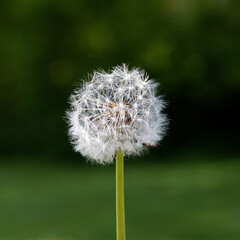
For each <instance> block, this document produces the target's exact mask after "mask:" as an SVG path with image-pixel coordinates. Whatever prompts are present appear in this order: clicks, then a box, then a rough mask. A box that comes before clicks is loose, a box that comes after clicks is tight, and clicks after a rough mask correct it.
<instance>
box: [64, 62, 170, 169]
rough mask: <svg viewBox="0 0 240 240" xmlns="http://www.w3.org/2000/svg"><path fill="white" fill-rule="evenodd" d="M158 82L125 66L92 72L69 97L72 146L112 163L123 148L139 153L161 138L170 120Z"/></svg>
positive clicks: (125, 151) (137, 70) (96, 158)
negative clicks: (158, 93)
mask: <svg viewBox="0 0 240 240" xmlns="http://www.w3.org/2000/svg"><path fill="white" fill-rule="evenodd" d="M157 87H158V83H156V82H154V80H152V79H149V77H148V75H147V74H146V73H145V72H144V71H143V70H140V69H136V68H134V69H131V70H129V69H128V67H127V66H126V65H125V64H123V65H121V66H116V67H114V68H113V69H112V70H111V72H109V73H107V72H104V71H102V70H101V71H98V72H94V73H93V74H92V75H90V76H89V80H88V81H86V82H84V83H83V84H82V85H81V87H80V88H78V89H76V90H75V91H74V93H73V94H72V95H71V97H70V104H71V108H70V110H69V111H67V118H68V122H69V136H70V139H71V142H72V144H73V145H74V149H75V151H77V152H80V153H81V154H82V155H83V156H85V157H87V158H88V159H89V160H91V161H93V162H96V163H100V164H106V163H112V162H113V161H114V157H115V155H116V152H117V150H118V149H119V148H121V149H122V152H123V153H124V155H139V154H140V153H141V152H143V151H144V150H146V149H147V147H149V146H156V145H157V144H158V142H159V141H160V140H161V139H162V137H163V135H164V132H165V128H166V124H167V119H166V116H165V115H164V114H163V113H162V110H163V108H164V105H165V103H164V101H163V100H162V98H161V97H160V96H157V95H156V93H157Z"/></svg>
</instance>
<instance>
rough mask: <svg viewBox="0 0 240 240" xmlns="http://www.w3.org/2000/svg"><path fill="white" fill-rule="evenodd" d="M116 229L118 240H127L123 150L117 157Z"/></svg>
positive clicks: (119, 151)
mask: <svg viewBox="0 0 240 240" xmlns="http://www.w3.org/2000/svg"><path fill="white" fill-rule="evenodd" d="M116 227H117V229H116V230H117V240H125V239H126V238H125V210H124V160H123V153H122V150H121V148H119V150H118V152H117V156H116Z"/></svg>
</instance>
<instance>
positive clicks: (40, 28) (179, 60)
mask: <svg viewBox="0 0 240 240" xmlns="http://www.w3.org/2000/svg"><path fill="white" fill-rule="evenodd" d="M239 13H240V3H239V1H237V0H235V1H234V0H218V1H217V0H195V1H192V0H182V1H180V0H163V1H157V0H149V1H139V0H138V1H137V0H122V1H106V0H103V1H98V0H94V1H92V0H63V1H53V0H9V1H7V0H2V1H1V2H0V112H1V117H0V224H1V225H0V240H15V239H16V240H19V239H20V240H21V239H23V240H25V239H26V240H28V239H29V240H30V239H31V240H32V239H33V240H35V239H36V240H75V239H83V240H94V239H98V240H100V239H103V240H107V239H114V237H115V236H114V226H115V222H114V168H113V166H111V167H98V166H92V165H91V164H88V165H87V164H85V160H84V159H83V158H82V157H81V156H80V154H76V153H74V152H73V150H72V147H71V146H70V144H69V141H68V137H67V125H66V123H65V121H64V119H63V118H64V115H65V111H66V109H67V108H68V107H69V105H68V102H67V99H68V97H69V95H70V94H71V92H72V91H73V89H74V88H75V86H76V83H78V82H79V81H81V79H82V78H84V77H85V78H86V77H87V73H91V72H92V71H93V70H97V69H98V68H103V69H105V70H108V69H110V68H111V67H112V66H115V65H117V64H121V63H127V64H128V65H129V66H130V67H134V66H136V67H141V68H143V69H145V70H146V71H147V72H148V73H149V75H150V77H152V78H154V79H157V80H158V81H160V83H161V89H160V93H161V94H164V96H165V99H166V100H167V102H168V108H167V109H166V111H165V112H166V113H167V114H168V116H169V119H170V125H169V130H168V132H167V136H166V137H165V139H164V140H163V142H162V143H161V145H160V147H158V148H156V149H151V150H150V154H148V155H146V156H143V157H138V158H135V159H131V160H129V161H127V164H126V165H127V166H126V206H127V230H128V239H129V240H130V239H138V240H141V239H148V240H158V239H164V240H181V239H184V240H188V239H189V240H190V239H193V240H195V239H196V240H213V239H214V240H215V239H217V240H225V239H226V240H235V239H236V240H238V239H240V204H239V202H240V201H239V200H240V193H239V183H240V176H239V174H240V161H239V160H240V154H239V153H240V151H239V141H238V137H239V130H240V128H239V122H240V119H239V117H238V112H239V105H238V104H239V100H240V97H239V92H240V91H239V90H240V79H239V78H240V77H239V76H240V44H239V42H240V30H239V29H240V14H239Z"/></svg>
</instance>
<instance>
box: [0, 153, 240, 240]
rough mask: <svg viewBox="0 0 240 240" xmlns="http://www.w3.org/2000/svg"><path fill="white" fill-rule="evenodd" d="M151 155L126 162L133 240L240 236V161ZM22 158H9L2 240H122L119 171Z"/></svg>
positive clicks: (3, 178) (0, 208) (1, 181)
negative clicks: (118, 228) (118, 213)
mask: <svg viewBox="0 0 240 240" xmlns="http://www.w3.org/2000/svg"><path fill="white" fill-rule="evenodd" d="M147 158H148V156H146V157H144V159H142V160H143V161H142V160H141V161H137V160H131V161H126V165H125V183H126V185H125V195H126V197H125V198H126V224H127V229H126V230H127V239H129V240H146V239H148V240H160V239H163V240H191V239H194V240H239V239H240V205H239V202H240V191H239V186H240V175H239V172H240V162H239V158H238V157H229V156H228V157H227V156H226V157H222V159H219V158H218V159H217V158H216V157H215V158H214V156H212V157H210V156H208V157H196V155H195V156H194V155H193V154H190V155H187V154H186V155H184V156H183V155H182V156H181V157H180V158H177V157H169V158H168V159H162V161H160V162H152V161H151V162H149V161H148V159H147ZM22 160H23V159H21V158H20V157H19V158H18V159H16V158H14V159H7V158H2V159H1V166H0V189H1V194H0V216H1V217H0V239H1V240H77V239H82V240H107V239H115V179H114V171H115V169H114V166H112V165H111V166H96V165H91V164H83V163H75V164H72V165H71V164H70V165H69V164H66V162H65V163H64V161H60V162H58V163H54V162H51V163H49V159H46V158H45V159H33V158H29V159H24V161H22ZM216 160H217V161H216ZM46 163H48V164H46Z"/></svg>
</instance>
